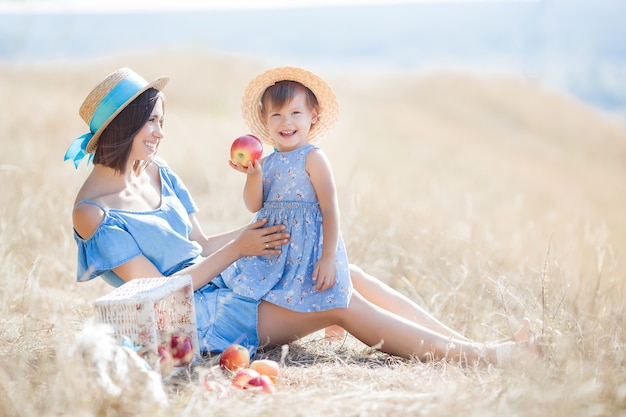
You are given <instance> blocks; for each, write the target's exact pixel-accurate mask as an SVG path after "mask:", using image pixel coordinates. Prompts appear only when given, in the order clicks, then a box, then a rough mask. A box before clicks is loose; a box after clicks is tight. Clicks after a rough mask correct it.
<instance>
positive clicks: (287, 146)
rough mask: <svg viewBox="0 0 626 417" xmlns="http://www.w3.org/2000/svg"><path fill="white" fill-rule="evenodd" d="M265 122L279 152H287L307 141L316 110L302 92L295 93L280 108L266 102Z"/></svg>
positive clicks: (314, 120)
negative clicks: (310, 105)
mask: <svg viewBox="0 0 626 417" xmlns="http://www.w3.org/2000/svg"><path fill="white" fill-rule="evenodd" d="M268 104H269V105H268V109H267V111H266V118H265V124H266V125H267V129H268V131H269V134H270V136H271V137H272V139H274V142H275V145H276V148H277V149H278V150H279V151H280V152H288V151H291V150H294V149H297V148H299V147H301V146H304V145H306V144H307V143H308V141H307V137H308V136H309V130H311V126H312V125H313V124H315V123H316V122H317V110H315V109H312V108H310V107H309V105H308V104H307V96H306V93H304V92H297V93H296V95H295V96H294V97H293V99H291V100H290V101H288V102H287V103H285V105H284V106H282V107H281V108H275V107H274V106H273V104H272V103H268Z"/></svg>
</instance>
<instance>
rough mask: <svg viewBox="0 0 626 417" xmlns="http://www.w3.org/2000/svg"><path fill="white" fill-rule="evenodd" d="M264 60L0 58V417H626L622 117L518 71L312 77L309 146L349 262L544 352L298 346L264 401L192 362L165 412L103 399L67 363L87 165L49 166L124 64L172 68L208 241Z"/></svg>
mask: <svg viewBox="0 0 626 417" xmlns="http://www.w3.org/2000/svg"><path fill="white" fill-rule="evenodd" d="M270 65H272V63H265V62H255V61H248V60H245V59H240V58H237V57H225V56H216V55H206V54H202V53H197V52H194V51H188V52H165V53H164V54H159V55H157V54H155V55H146V56H129V57H116V58H109V59H101V60H97V61H91V62H75V63H71V64H69V63H58V64H47V65H45V66H31V65H25V64H8V63H5V64H2V65H0V91H1V92H2V93H1V94H0V108H1V109H2V111H1V112H0V143H1V144H0V149H1V152H0V178H1V181H2V184H3V186H2V197H1V198H0V234H1V237H2V238H1V239H0V258H1V259H2V262H1V263H0V275H1V276H2V280H3V283H4V284H3V286H2V290H1V292H0V313H1V314H0V350H1V354H0V358H1V359H0V361H1V363H2V365H1V366H0V415H6V416H27V417H30V416H58V415H70V416H113V415H129V414H131V413H132V414H133V415H189V416H191V415H219V416H228V415H233V416H234V415H290V416H299V415H302V416H303V415H325V416H382V415H428V416H458V415H465V416H502V415H511V416H513V415H524V416H549V415H554V416H562V415H569V416H609V415H612V416H616V415H622V416H624V415H626V411H625V410H626V370H625V369H626V367H625V365H626V364H625V352H624V350H625V348H626V334H625V323H624V314H625V312H624V301H623V300H624V299H625V298H626V289H625V285H626V284H625V282H626V280H625V279H624V276H625V272H626V269H625V266H624V265H625V264H626V220H625V219H626V218H625V217H624V214H623V213H624V210H623V203H624V196H625V195H626V128H625V127H624V123H623V121H619V120H616V119H615V118H612V117H609V116H607V115H605V114H601V113H600V112H598V111H596V110H593V109H591V108H589V107H587V106H585V105H583V104H581V103H579V102H576V101H575V100H573V99H572V98H569V97H567V96H565V95H564V94H560V93H557V92H553V91H549V90H547V89H545V88H542V87H541V86H539V85H537V84H536V83H533V82H530V81H527V80H517V79H505V78H500V79H499V78H479V77H472V76H467V75H459V74H445V73H438V74H394V75H391V74H380V75H371V74H367V75H365V74H358V73H352V74H341V73H324V72H322V73H321V75H322V76H324V77H325V78H326V79H327V80H328V81H329V82H330V83H331V84H332V85H333V86H334V87H335V89H336V92H337V95H338V98H339V101H340V104H341V119H340V123H339V126H338V129H337V131H336V133H335V134H334V135H333V137H332V138H330V139H328V140H327V141H326V142H324V143H323V144H322V146H323V148H324V149H325V150H326V152H327V154H328V156H329V158H330V160H331V163H332V164H333V167H334V172H335V176H336V179H337V183H338V189H339V198H340V205H341V210H342V230H343V234H344V237H345V240H346V243H347V246H348V250H349V253H350V257H351V260H352V261H353V262H354V263H356V264H358V265H360V266H361V267H363V268H364V269H366V270H368V271H369V272H372V273H374V274H375V275H377V276H379V277H380V278H381V279H383V280H384V281H386V282H388V283H389V284H391V285H392V286H394V287H395V288H397V289H399V290H400V291H402V292H403V293H405V294H407V295H408V296H409V297H411V298H413V299H414V300H415V301H417V302H419V303H420V304H422V305H423V306H424V307H425V308H427V309H428V310H430V311H432V312H433V313H434V314H435V315H437V316H438V317H440V318H441V319H442V320H443V321H444V322H446V323H448V324H450V325H451V326H452V327H454V328H457V329H459V330H461V331H462V332H464V333H466V334H467V335H469V336H471V337H473V338H475V339H477V340H491V339H496V338H499V337H501V336H503V335H508V334H510V333H512V331H513V330H514V329H516V328H517V327H518V326H519V323H520V321H519V320H520V319H521V318H522V317H525V316H526V317H530V318H531V320H532V322H533V324H534V326H535V331H536V332H538V333H540V334H543V335H544V336H545V338H546V340H547V341H548V346H547V350H546V353H545V357H543V358H540V359H537V358H529V357H527V356H526V355H522V356H521V357H520V359H519V361H518V363H516V364H514V365H513V366H512V367H510V368H508V369H502V370H498V369H493V368H486V369H473V368H470V369H466V368H462V367H459V366H457V365H455V364H442V363H437V364H421V363H419V362H417V361H407V360H399V359H397V358H393V357H389V356H387V355H383V354H380V353H372V352H370V351H368V350H367V349H366V347H365V346H364V345H362V344H360V343H359V342H358V341H355V340H353V339H351V338H348V340H347V341H346V342H345V343H334V344H328V343H326V342H324V341H323V340H321V339H320V335H319V334H315V335H312V336H311V337H309V338H306V339H305V340H302V341H300V342H298V343H294V344H293V345H292V346H290V350H289V353H288V354H287V356H286V357H285V358H284V363H283V365H282V366H283V378H282V380H281V382H280V383H279V386H278V392H277V393H276V394H274V395H272V396H258V395H257V396H254V395H250V394H246V393H237V392H227V393H226V395H218V394H216V393H209V392H205V391H204V390H203V388H202V387H201V386H200V384H199V382H198V378H199V376H203V377H204V376H205V375H208V376H209V377H211V378H215V379H216V380H217V381H218V382H219V383H222V384H225V385H227V384H228V381H227V379H225V377H224V376H223V375H221V374H220V373H219V372H216V371H215V369H214V368H211V364H212V362H211V361H208V362H207V363H206V364H202V365H201V366H199V367H196V368H195V369H194V372H192V373H191V372H190V373H189V374H183V375H181V376H179V377H178V378H176V380H175V381H172V383H171V384H169V385H168V386H167V388H168V393H169V399H170V405H169V406H168V407H167V408H161V409H156V410H155V409H151V408H150V407H149V406H148V405H146V404H141V403H140V404H138V403H137V401H136V400H134V399H133V398H121V399H118V400H115V401H113V400H111V399H110V398H105V397H103V395H102V393H100V392H98V391H97V389H96V387H95V385H94V384H93V381H92V380H90V378H89V376H88V375H89V374H88V372H87V370H86V369H85V368H84V366H82V365H81V364H80V363H78V362H76V361H75V360H73V359H72V358H71V356H68V352H69V350H70V348H71V346H72V344H73V342H74V338H75V336H76V334H77V332H78V331H79V330H80V329H81V328H82V327H83V325H84V324H85V322H86V321H87V320H88V319H89V318H90V317H91V304H90V303H91V301H92V300H94V299H95V298H97V297H98V296H100V295H102V294H104V293H105V292H107V291H109V290H110V288H108V287H107V286H106V285H105V284H103V283H102V282H99V281H97V280H96V281H93V282H89V283H83V284H77V283H76V282H75V267H76V264H75V262H76V261H75V256H76V247H75V244H74V242H73V238H72V232H71V224H70V212H71V208H72V203H73V198H74V195H75V193H76V192H77V190H78V187H79V186H80V184H81V181H82V180H83V179H84V178H85V176H86V174H87V170H86V169H85V168H83V167H81V168H80V169H79V170H78V172H76V171H75V170H74V168H73V167H72V166H71V164H69V163H66V164H64V163H63V162H62V155H63V153H64V151H65V148H66V147H67V145H68V144H69V143H70V141H71V140H72V139H73V138H75V137H77V136H78V135H80V134H82V133H84V130H85V127H84V126H83V123H82V121H81V120H80V118H79V117H78V114H77V111H78V107H79V105H80V103H81V101H82V99H83V97H84V95H85V94H86V92H87V91H88V90H89V89H90V88H91V87H92V86H93V85H94V84H95V83H96V82H97V81H98V80H99V79H101V78H102V77H103V76H104V75H106V74H107V73H109V72H110V71H112V70H113V69H115V68H116V67H119V66H130V67H131V68H133V69H135V70H136V71H138V72H139V73H141V74H144V75H145V77H146V78H150V77H156V76H158V75H163V74H168V75H171V76H172V81H171V82H170V84H169V85H168V87H167V90H166V93H167V121H166V133H167V139H166V140H165V141H164V142H163V144H162V147H161V150H160V154H161V155H162V156H163V157H165V158H166V159H167V160H168V162H169V163H170V165H171V166H172V167H173V168H174V169H175V170H177V171H178V172H179V174H180V175H181V176H182V177H183V178H184V180H185V181H186V183H187V185H188V186H189V188H191V190H192V192H193V193H194V195H195V197H196V200H197V202H198V203H199V205H200V207H202V211H201V213H200V219H201V221H202V224H203V225H204V227H205V229H206V231H207V232H218V231H223V230H226V229H229V228H232V227H235V226H238V225H241V224H243V223H245V222H247V221H248V220H249V218H250V215H249V214H248V213H246V212H245V209H244V207H243V204H242V201H241V188H242V185H243V178H242V176H241V175H240V174H238V173H236V172H234V171H231V170H230V169H229V168H228V166H227V163H226V161H227V157H228V148H229V145H230V142H231V140H232V139H233V138H234V137H236V136H238V135H239V134H241V133H245V126H244V125H243V122H242V121H241V119H240V117H239V99H240V94H241V92H242V91H243V88H244V87H245V84H246V83H247V81H248V80H249V79H251V78H252V77H253V76H254V75H256V74H257V73H259V72H260V71H262V70H264V69H266V68H267V67H268V66H270ZM266 354H267V355H269V356H270V357H272V358H275V359H277V360H279V359H280V358H281V352H280V351H278V350H273V351H269V352H267V353H266ZM133 401H134V403H133Z"/></svg>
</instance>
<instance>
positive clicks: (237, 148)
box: [230, 135, 263, 168]
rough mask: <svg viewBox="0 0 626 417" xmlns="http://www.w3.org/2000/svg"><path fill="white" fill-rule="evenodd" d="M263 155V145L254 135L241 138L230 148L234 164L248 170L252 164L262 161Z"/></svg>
mask: <svg viewBox="0 0 626 417" xmlns="http://www.w3.org/2000/svg"><path fill="white" fill-rule="evenodd" d="M261 155H263V144H262V143H261V140H260V139H259V138H257V137H256V136H254V135H243V136H239V137H238V138H237V139H235V140H234V141H233V144H232V145H231V146H230V160H231V161H233V163H234V164H236V163H240V164H241V166H242V167H244V168H248V164H249V163H250V162H252V161H256V160H259V159H261Z"/></svg>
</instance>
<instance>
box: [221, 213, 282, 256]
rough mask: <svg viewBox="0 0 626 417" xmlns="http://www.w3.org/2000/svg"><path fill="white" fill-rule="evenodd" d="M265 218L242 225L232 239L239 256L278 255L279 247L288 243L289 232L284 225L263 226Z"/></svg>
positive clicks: (265, 221)
mask: <svg viewBox="0 0 626 417" xmlns="http://www.w3.org/2000/svg"><path fill="white" fill-rule="evenodd" d="M266 223H267V219H261V220H257V221H256V222H254V223H252V224H250V225H248V226H246V227H244V228H243V229H242V230H241V232H240V233H239V235H237V237H236V238H235V239H234V241H233V245H234V246H235V247H236V248H237V249H238V251H239V254H240V257H241V256H260V255H278V254H280V253H281V250H280V247H281V246H282V245H284V244H286V243H289V233H285V229H286V227H285V226H284V225H277V226H269V227H264V226H265V224H266Z"/></svg>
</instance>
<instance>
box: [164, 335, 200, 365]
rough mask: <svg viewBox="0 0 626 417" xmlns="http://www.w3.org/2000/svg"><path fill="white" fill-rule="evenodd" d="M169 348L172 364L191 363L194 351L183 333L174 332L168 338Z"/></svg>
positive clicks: (187, 337)
mask: <svg viewBox="0 0 626 417" xmlns="http://www.w3.org/2000/svg"><path fill="white" fill-rule="evenodd" d="M169 350H170V352H171V354H172V357H173V358H174V366H185V365H188V364H189V363H191V361H192V359H193V356H194V351H193V345H192V344H191V339H190V338H189V336H187V335H186V334H183V333H174V334H173V335H172V337H171V338H170V343H169Z"/></svg>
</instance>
